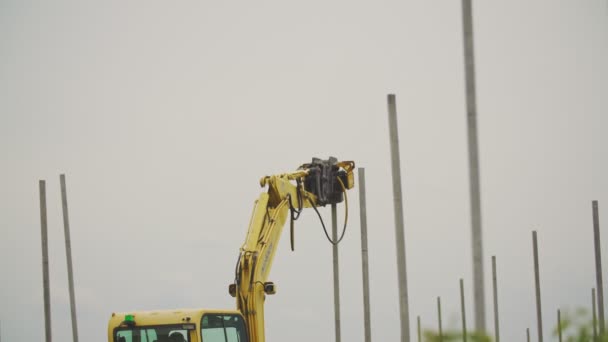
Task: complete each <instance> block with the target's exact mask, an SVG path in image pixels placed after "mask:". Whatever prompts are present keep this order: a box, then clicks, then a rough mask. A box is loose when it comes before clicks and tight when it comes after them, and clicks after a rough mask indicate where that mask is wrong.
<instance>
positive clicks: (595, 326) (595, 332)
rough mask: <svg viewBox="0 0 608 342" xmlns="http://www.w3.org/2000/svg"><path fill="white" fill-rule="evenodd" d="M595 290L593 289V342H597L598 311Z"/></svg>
mask: <svg viewBox="0 0 608 342" xmlns="http://www.w3.org/2000/svg"><path fill="white" fill-rule="evenodd" d="M595 303H596V301H595V289H591V316H592V320H591V324H592V325H593V329H592V330H593V342H597V310H596V309H595Z"/></svg>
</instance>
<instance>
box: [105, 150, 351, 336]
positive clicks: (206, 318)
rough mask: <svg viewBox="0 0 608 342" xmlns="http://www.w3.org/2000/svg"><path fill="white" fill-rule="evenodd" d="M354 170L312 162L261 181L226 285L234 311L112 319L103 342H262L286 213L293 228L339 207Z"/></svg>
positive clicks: (331, 161)
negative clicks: (306, 216) (300, 219)
mask: <svg viewBox="0 0 608 342" xmlns="http://www.w3.org/2000/svg"><path fill="white" fill-rule="evenodd" d="M354 165H355V164H354V162H338V161H337V160H336V159H335V158H330V159H329V160H319V159H313V162H312V163H310V164H304V165H302V166H301V167H300V168H299V169H298V170H297V171H295V172H291V173H284V174H279V175H273V176H266V177H263V178H262V179H261V180H260V185H261V186H262V187H267V191H266V192H263V193H261V194H260V196H259V198H258V199H257V200H256V201H255V204H254V208H253V213H252V215H251V219H250V222H249V228H248V230H247V235H246V237H245V242H244V243H243V245H242V246H241V248H240V253H239V258H238V264H237V269H236V272H235V280H234V282H233V283H232V284H230V286H229V293H230V295H232V296H233V297H235V299H236V307H237V310H236V311H235V310H203V309H201V310H166V311H150V312H132V313H121V314H113V315H112V318H111V319H110V323H109V327H108V342H184V341H183V340H182V341H179V340H178V338H180V336H179V335H181V337H184V340H185V341H186V342H264V341H265V333H264V300H265V297H266V295H272V294H275V292H276V288H275V286H274V283H272V282H269V281H268V275H269V273H270V269H271V267H272V262H273V260H274V256H275V252H276V250H277V247H278V243H279V239H280V237H281V233H282V231H283V227H284V225H285V222H286V221H287V220H288V219H290V214H291V220H292V226H291V227H292V229H293V221H294V220H295V218H294V216H295V217H296V218H297V216H298V215H299V213H300V212H301V211H302V210H303V209H304V208H314V207H317V206H324V205H326V204H335V203H338V202H341V201H342V200H343V199H342V195H344V196H346V191H347V190H348V189H351V188H352V187H353V186H354V176H353V169H354ZM294 182H295V184H294ZM344 199H346V197H344ZM346 203H348V201H347V202H346ZM315 210H316V209H315ZM292 238H293V231H292ZM333 243H336V242H333ZM292 247H293V240H292ZM222 329H223V335H221V332H222ZM245 330H246V332H244V331H245ZM220 335H221V336H220ZM171 337H173V338H174V340H171V339H170V338H171ZM123 338H124V339H123Z"/></svg>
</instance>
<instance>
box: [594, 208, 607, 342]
mask: <svg viewBox="0 0 608 342" xmlns="http://www.w3.org/2000/svg"><path fill="white" fill-rule="evenodd" d="M592 207H593V240H594V245H595V279H596V283H597V284H596V288H597V313H598V321H599V323H600V324H599V326H600V336H602V337H604V334H605V333H606V330H605V327H606V326H605V324H606V323H605V321H604V282H603V281H602V249H601V246H600V217H599V213H598V204H597V201H593V202H592Z"/></svg>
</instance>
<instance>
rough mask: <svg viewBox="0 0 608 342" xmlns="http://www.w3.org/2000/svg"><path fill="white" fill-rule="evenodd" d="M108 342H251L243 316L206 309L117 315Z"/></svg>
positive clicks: (230, 311) (231, 312) (111, 325)
mask: <svg viewBox="0 0 608 342" xmlns="http://www.w3.org/2000/svg"><path fill="white" fill-rule="evenodd" d="M108 341H111V342H202V341H204V342H249V341H248V336H247V329H246V327H245V320H244V319H243V316H242V315H241V313H240V312H238V311H233V310H226V311H218V310H203V309H200V310H160V311H148V312H137V313H136V314H130V313H114V314H112V318H111V319H110V323H109V326H108Z"/></svg>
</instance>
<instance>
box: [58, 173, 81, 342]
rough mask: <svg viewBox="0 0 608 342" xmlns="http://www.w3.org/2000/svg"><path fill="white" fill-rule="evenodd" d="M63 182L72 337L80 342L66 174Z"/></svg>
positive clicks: (62, 203) (62, 192)
mask: <svg viewBox="0 0 608 342" xmlns="http://www.w3.org/2000/svg"><path fill="white" fill-rule="evenodd" d="M59 182H60V183H61V205H62V208H63V228H64V235H65V255H66V258H67V264H68V284H69V290H70V311H71V314H72V338H73V341H74V342H78V322H77V321H76V299H75V298H74V276H73V270H72V243H71V241H70V219H69V216H68V194H67V189H66V185H65V175H63V174H62V175H60V176H59Z"/></svg>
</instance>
